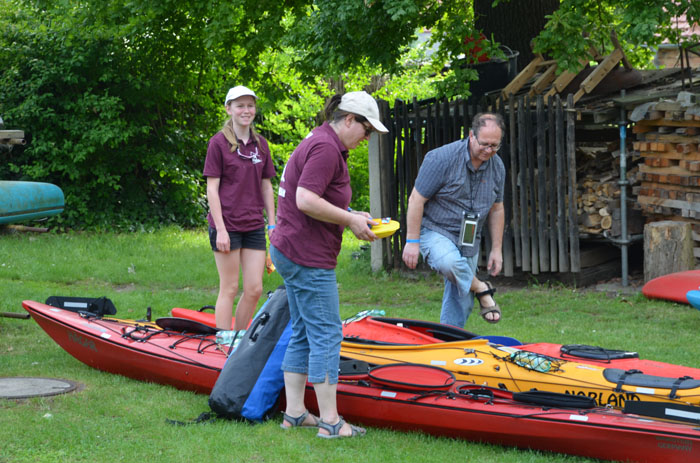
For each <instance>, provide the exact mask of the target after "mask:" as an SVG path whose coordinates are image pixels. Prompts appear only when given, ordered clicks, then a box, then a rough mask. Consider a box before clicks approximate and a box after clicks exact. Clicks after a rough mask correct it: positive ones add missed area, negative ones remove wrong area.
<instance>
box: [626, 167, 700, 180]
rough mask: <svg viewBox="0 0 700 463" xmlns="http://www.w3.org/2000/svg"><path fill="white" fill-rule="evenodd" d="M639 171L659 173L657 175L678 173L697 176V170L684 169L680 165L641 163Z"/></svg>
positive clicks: (679, 174)
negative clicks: (668, 165)
mask: <svg viewBox="0 0 700 463" xmlns="http://www.w3.org/2000/svg"><path fill="white" fill-rule="evenodd" d="M639 171H640V172H642V173H649V174H657V175H678V176H680V177H696V176H697V174H696V173H695V172H692V171H689V170H687V169H684V168H682V167H680V166H670V167H650V166H648V165H646V164H640V165H639Z"/></svg>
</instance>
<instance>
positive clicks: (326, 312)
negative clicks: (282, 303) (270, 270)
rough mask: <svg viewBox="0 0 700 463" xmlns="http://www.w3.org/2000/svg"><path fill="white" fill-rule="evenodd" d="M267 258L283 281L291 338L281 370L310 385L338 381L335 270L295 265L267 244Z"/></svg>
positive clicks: (339, 332)
mask: <svg viewBox="0 0 700 463" xmlns="http://www.w3.org/2000/svg"><path fill="white" fill-rule="evenodd" d="M270 257H271V258H272V262H273V263H274V264H275V268H276V269H277V272H279V274H280V276H282V278H283V279H284V286H285V287H286V289H287V299H288V301H289V314H290V317H291V320H292V337H291V338H290V340H289V346H288V347H287V352H286V353H285V355H284V360H283V361H282V370H283V371H287V372H290V373H300V374H305V375H308V380H309V382H311V383H322V382H324V381H325V380H326V377H328V383H329V384H336V383H337V382H338V367H339V364H340V342H341V341H342V340H343V325H342V322H341V320H340V302H339V299H338V283H337V280H336V277H335V270H329V269H323V268H314V267H304V266H303V265H299V264H296V263H294V262H292V261H291V260H289V259H287V257H286V256H285V255H284V254H282V252H280V251H279V250H278V249H277V248H275V247H274V246H272V245H270Z"/></svg>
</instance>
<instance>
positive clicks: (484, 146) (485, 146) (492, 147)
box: [474, 135, 501, 151]
mask: <svg viewBox="0 0 700 463" xmlns="http://www.w3.org/2000/svg"><path fill="white" fill-rule="evenodd" d="M474 140H476V142H477V143H478V144H479V146H481V149H485V150H490V151H498V150H499V149H500V148H501V144H500V143H499V144H498V145H491V144H488V143H481V142H480V141H479V139H478V138H476V135H475V136H474Z"/></svg>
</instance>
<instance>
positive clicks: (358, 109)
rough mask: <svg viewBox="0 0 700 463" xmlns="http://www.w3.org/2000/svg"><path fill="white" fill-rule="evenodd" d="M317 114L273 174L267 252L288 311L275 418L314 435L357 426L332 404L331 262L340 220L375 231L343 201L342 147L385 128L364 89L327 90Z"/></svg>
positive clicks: (334, 329) (356, 431)
mask: <svg viewBox="0 0 700 463" xmlns="http://www.w3.org/2000/svg"><path fill="white" fill-rule="evenodd" d="M325 115H326V122H325V123H324V124H323V125H321V126H320V127H316V128H315V129H313V131H312V132H311V133H310V134H309V135H308V136H307V137H306V138H305V139H304V140H303V141H302V142H301V143H300V144H299V146H298V147H297V148H296V150H294V152H293V153H292V155H291V156H290V158H289V160H288V161H287V165H286V166H285V168H284V171H283V173H282V176H281V177H280V187H279V191H278V195H277V207H278V210H277V229H276V230H275V233H274V234H273V235H272V236H271V237H270V256H271V257H272V261H273V263H274V264H275V267H276V268H277V271H278V272H279V274H280V275H281V276H282V278H283V279H284V284H285V286H286V289H287V298H288V300H289V309H290V315H291V319H292V336H291V339H290V341H289V346H288V348H287V352H286V354H285V357H284V361H283V363H282V370H284V384H285V395H286V399H287V400H286V409H285V412H284V415H283V422H282V424H281V426H282V427H283V428H285V429H289V428H293V427H318V428H319V430H318V434H317V435H318V437H323V438H335V437H352V436H358V435H363V434H364V433H365V430H364V429H362V428H360V427H357V426H353V425H350V424H348V423H346V422H345V421H344V420H343V419H342V418H341V417H340V416H339V415H338V409H337V406H336V387H337V383H338V366H339V361H340V341H341V340H342V338H343V333H342V324H341V320H340V308H339V300H338V286H337V281H336V275H335V267H336V264H337V258H338V253H339V252H340V245H341V242H342V238H343V230H344V229H345V228H346V227H348V228H350V230H352V232H353V233H354V234H355V236H356V237H357V238H359V239H361V240H365V241H374V240H375V239H376V235H375V234H374V233H373V232H372V231H371V230H370V228H369V227H368V225H372V224H375V223H376V222H374V221H373V220H372V218H371V216H370V215H369V214H368V213H367V212H351V211H350V210H349V209H348V205H349V204H350V198H351V195H352V191H351V189H350V176H349V173H348V166H347V157H348V151H349V150H351V149H353V148H355V147H356V146H357V145H358V144H359V143H360V142H361V141H363V140H367V139H369V137H370V135H371V134H372V132H375V131H376V132H381V133H386V132H387V131H388V130H387V129H386V127H384V124H382V123H381V121H380V120H379V108H378V107H377V103H376V101H374V98H372V97H371V96H370V95H369V94H367V93H366V92H350V93H346V94H345V95H343V96H342V97H341V96H338V95H336V96H334V97H333V98H332V99H331V100H330V102H329V103H328V105H327V106H326V111H325ZM307 379H308V381H309V382H311V383H312V384H313V385H314V390H315V392H316V398H317V401H318V406H319V410H320V415H321V416H320V417H316V416H313V415H311V414H309V412H308V410H307V409H306V406H305V404H304V391H305V387H306V382H307Z"/></svg>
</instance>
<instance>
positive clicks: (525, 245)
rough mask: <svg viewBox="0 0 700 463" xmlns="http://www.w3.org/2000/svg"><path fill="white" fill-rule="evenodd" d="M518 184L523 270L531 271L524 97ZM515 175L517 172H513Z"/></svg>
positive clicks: (520, 106) (520, 115) (520, 103)
mask: <svg viewBox="0 0 700 463" xmlns="http://www.w3.org/2000/svg"><path fill="white" fill-rule="evenodd" d="M517 111H518V159H519V161H520V162H519V163H518V184H519V186H520V188H519V193H520V195H519V197H520V225H519V226H520V239H521V250H522V263H523V271H525V272H529V271H530V269H531V267H530V226H529V224H528V217H529V214H528V207H527V196H526V194H527V190H528V185H529V183H528V178H527V161H526V160H527V153H526V150H527V148H526V145H525V141H526V139H527V132H526V130H525V108H524V101H523V97H519V98H518V109H517ZM513 174H514V175H515V173H513Z"/></svg>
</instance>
